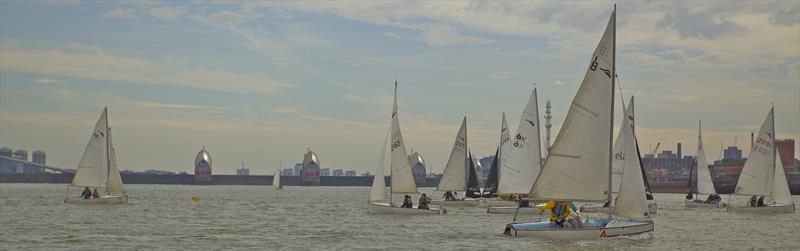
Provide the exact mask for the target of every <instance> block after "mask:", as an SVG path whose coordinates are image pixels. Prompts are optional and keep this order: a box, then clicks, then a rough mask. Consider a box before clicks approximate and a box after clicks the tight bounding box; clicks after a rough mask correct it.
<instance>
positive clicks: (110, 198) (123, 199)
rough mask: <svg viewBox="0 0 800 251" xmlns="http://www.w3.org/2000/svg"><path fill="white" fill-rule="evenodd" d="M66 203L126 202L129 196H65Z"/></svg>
mask: <svg viewBox="0 0 800 251" xmlns="http://www.w3.org/2000/svg"><path fill="white" fill-rule="evenodd" d="M64 203H71V204H124V203H128V196H127V195H126V196H103V197H100V198H97V199H83V198H80V197H68V198H64Z"/></svg>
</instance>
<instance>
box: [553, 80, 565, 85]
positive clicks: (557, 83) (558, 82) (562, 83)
mask: <svg viewBox="0 0 800 251" xmlns="http://www.w3.org/2000/svg"><path fill="white" fill-rule="evenodd" d="M554 84H556V85H565V84H566V83H564V82H563V81H561V80H556V82H554Z"/></svg>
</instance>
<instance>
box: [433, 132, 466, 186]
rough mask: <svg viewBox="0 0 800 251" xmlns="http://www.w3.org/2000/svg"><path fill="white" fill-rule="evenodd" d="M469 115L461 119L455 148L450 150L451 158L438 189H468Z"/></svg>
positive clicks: (454, 144)
mask: <svg viewBox="0 0 800 251" xmlns="http://www.w3.org/2000/svg"><path fill="white" fill-rule="evenodd" d="M468 161H469V159H468V156H467V117H464V120H462V121H461V127H460V128H459V129H458V133H457V134H456V139H455V142H454V143H453V149H452V150H451V151H450V158H449V159H448V160H447V165H445V168H444V172H443V173H442V178H441V179H440V180H439V185H438V186H437V187H436V190H437V191H466V190H467V178H468V177H467V175H468V174H469V173H468V172H467V169H468V168H469V166H470V164H471V163H468Z"/></svg>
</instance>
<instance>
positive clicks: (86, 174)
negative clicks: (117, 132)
mask: <svg viewBox="0 0 800 251" xmlns="http://www.w3.org/2000/svg"><path fill="white" fill-rule="evenodd" d="M70 186H76V187H84V188H94V189H97V188H101V189H105V195H101V196H99V198H96V199H83V198H80V197H74V196H69V195H68V196H67V197H66V198H64V202H65V203H80V204H119V203H128V195H127V194H126V193H125V186H124V185H123V184H122V177H121V176H120V174H119V169H118V168H117V155H116V151H115V150H114V144H113V143H112V141H111V128H110V127H108V107H106V108H104V109H103V113H102V114H100V119H98V120H97V123H96V124H95V126H94V131H92V135H91V136H90V137H89V143H88V144H87V145H86V149H85V150H84V152H83V158H81V162H80V163H79V164H78V168H77V170H75V176H74V177H73V178H72V183H71V184H70V185H68V186H67V194H69V187H70Z"/></svg>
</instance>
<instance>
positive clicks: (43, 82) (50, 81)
mask: <svg viewBox="0 0 800 251" xmlns="http://www.w3.org/2000/svg"><path fill="white" fill-rule="evenodd" d="M33 82H36V83H37V84H40V85H44V86H56V85H63V84H66V82H65V81H64V80H58V79H49V78H42V79H37V80H34V81H33Z"/></svg>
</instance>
